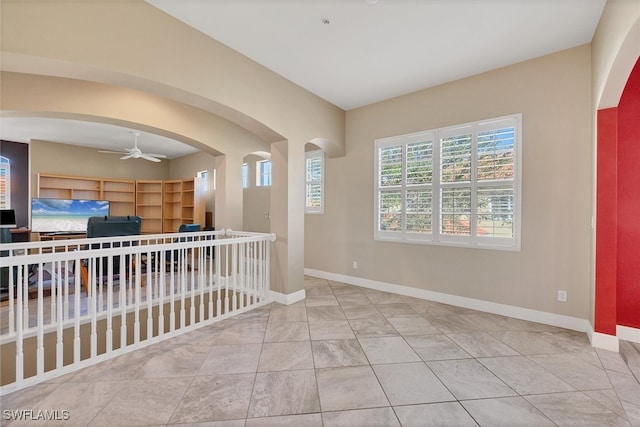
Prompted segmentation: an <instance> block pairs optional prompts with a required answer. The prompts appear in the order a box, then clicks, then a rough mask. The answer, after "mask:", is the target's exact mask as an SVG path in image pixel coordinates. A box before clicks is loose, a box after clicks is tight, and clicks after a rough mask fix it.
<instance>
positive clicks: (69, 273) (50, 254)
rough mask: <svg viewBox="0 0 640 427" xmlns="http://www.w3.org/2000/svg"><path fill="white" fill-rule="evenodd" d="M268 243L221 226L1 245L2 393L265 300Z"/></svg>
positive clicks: (267, 238) (258, 235) (263, 238)
mask: <svg viewBox="0 0 640 427" xmlns="http://www.w3.org/2000/svg"><path fill="white" fill-rule="evenodd" d="M274 240H275V236H274V235H272V234H261V233H247V232H235V231H231V230H227V231H224V230H223V231H205V232H195V233H171V234H158V235H143V236H126V237H109V238H93V239H77V240H55V241H47V242H31V243H13V244H3V245H2V247H1V248H0V250H2V251H3V254H4V255H6V256H3V257H0V268H3V270H4V272H3V273H4V274H3V277H5V279H7V280H8V282H9V289H8V299H7V301H6V302H4V303H2V304H3V305H1V306H0V331H1V334H0V347H1V351H2V353H1V355H2V359H3V360H4V361H3V362H2V375H1V377H2V378H3V379H2V384H1V386H0V395H3V394H6V393H10V392H12V391H14V390H18V389H21V388H24V387H27V386H29V385H32V384H36V383H38V382H41V381H45V380H47V379H50V378H53V377H56V376H59V375H62V374H66V373H68V372H71V371H74V370H77V369H80V368H82V367H85V366H88V365H92V364H94V363H97V362H100V361H103V360H106V359H108V358H111V357H115V356H118V355H120V354H123V353H125V352H128V351H132V350H135V349H137V348H141V347H144V346H146V345H150V344H153V343H156V342H158V341H161V340H163V339H165V338H169V337H172V336H175V335H178V334H180V333H183V332H188V331H190V330H193V329H195V328H198V327H200V326H203V325H206V324H210V323H213V322H216V321H218V320H221V319H224V318H227V317H229V316H231V315H233V314H237V313H241V312H243V311H246V310H248V309H251V308H255V307H258V306H260V305H263V304H266V303H268V302H270V299H269V298H270V292H269V253H270V242H272V241H274ZM10 355H13V356H14V357H15V371H12V368H13V364H12V363H9V364H8V363H7V362H8V360H7V358H8V357H9V356H10ZM11 358H13V357H11Z"/></svg>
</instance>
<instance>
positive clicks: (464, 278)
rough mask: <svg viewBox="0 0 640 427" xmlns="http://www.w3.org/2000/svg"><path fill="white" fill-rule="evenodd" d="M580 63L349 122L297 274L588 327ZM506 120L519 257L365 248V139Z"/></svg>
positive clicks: (362, 112)
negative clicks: (512, 123)
mask: <svg viewBox="0 0 640 427" xmlns="http://www.w3.org/2000/svg"><path fill="white" fill-rule="evenodd" d="M590 61H591V57H590V46H588V45H586V46H580V47H577V48H574V49H570V50H567V51H564V52H560V53H557V54H554V55H550V56H546V57H542V58H539V59H535V60H532V61H528V62H524V63H521V64H517V65H514V66H511V67H507V68H503V69H499V70H495V71H491V72H488V73H485V74H481V75H478V76H474V77H471V78H467V79H464V80H460V81H456V82H453V83H450V84H446V85H442V86H439V87H435V88H432V89H427V90H424V91H420V92H417V93H414V94H410V95H406V96H402V97H399V98H395V99H390V100H388V101H384V102H380V103H377V104H373V105H370V106H366V107H363V108H359V109H356V110H352V111H349V112H347V126H346V156H345V158H342V159H330V158H329V159H327V162H326V187H325V188H326V207H325V214H324V215H314V216H310V215H307V217H306V228H305V232H306V235H305V237H306V240H305V267H307V268H311V269H316V270H321V271H327V272H332V273H338V274H343V275H349V276H356V277H362V278H366V279H372V280H377V281H382V282H387V283H393V284H400V285H406V286H411V287H416V288H420V289H426V290H430V291H436V292H442V293H446V294H452V295H457V296H463V297H468V298H474V299H479V300H485V301H491V302H496V303H501V304H507V305H513V306H518V307H524V308H529V309H534V310H541V311H546V312H553V313H558V314H564V315H568V316H575V317H578V318H583V319H584V318H588V314H589V286H590V276H589V274H590V272H589V270H590V268H589V265H590V230H591V227H590V221H591V214H590V212H591V206H590V201H591V148H590V147H591V138H592V134H591V96H590V85H591V73H590V64H591V62H590ZM512 113H522V117H523V118H522V123H523V165H522V172H523V175H522V181H523V184H522V202H523V206H522V250H521V251H520V252H506V251H496V250H480V249H467V248H456V247H442V246H429V245H419V244H402V243H388V242H379V241H374V240H373V227H374V225H373V221H374V212H373V206H374V202H373V197H374V189H373V184H374V179H373V170H374V169H373V159H374V153H373V147H374V140H375V139H377V138H381V137H387V136H392V135H399V134H404V133H409V132H416V131H420V130H427V129H432V128H437V127H443V126H447V125H453V124H460V123H466V122H470V121H475V120H481V119H486V118H492V117H498V116H503V115H507V114H512ZM352 261H358V263H359V265H358V267H359V268H358V269H357V270H354V269H353V268H352ZM558 289H563V290H567V291H568V296H569V300H568V302H567V303H560V302H557V301H556V292H557V290H558Z"/></svg>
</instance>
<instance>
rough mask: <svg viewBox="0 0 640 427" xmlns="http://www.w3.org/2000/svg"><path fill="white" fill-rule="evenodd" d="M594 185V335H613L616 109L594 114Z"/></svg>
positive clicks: (614, 302)
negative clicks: (596, 145)
mask: <svg viewBox="0 0 640 427" xmlns="http://www.w3.org/2000/svg"><path fill="white" fill-rule="evenodd" d="M597 120H598V134H597V143H598V148H597V156H598V164H597V182H596V218H597V223H596V298H595V325H594V329H595V331H596V332H600V333H603V334H608V335H616V324H617V310H616V286H617V280H616V270H617V259H618V257H617V242H618V240H617V228H618V210H617V205H618V203H617V199H618V198H617V191H616V187H617V185H616V183H617V170H618V165H617V161H618V160H617V154H616V153H617V142H618V141H617V127H618V111H617V108H609V109H606V110H600V111H598V117H597Z"/></svg>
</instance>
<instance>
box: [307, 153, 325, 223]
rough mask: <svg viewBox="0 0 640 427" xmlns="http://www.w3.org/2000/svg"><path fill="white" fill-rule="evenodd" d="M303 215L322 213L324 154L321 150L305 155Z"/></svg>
mask: <svg viewBox="0 0 640 427" xmlns="http://www.w3.org/2000/svg"><path fill="white" fill-rule="evenodd" d="M305 162H306V165H305V166H306V197H305V213H322V212H324V154H323V152H322V151H321V150H317V151H309V152H307V153H305Z"/></svg>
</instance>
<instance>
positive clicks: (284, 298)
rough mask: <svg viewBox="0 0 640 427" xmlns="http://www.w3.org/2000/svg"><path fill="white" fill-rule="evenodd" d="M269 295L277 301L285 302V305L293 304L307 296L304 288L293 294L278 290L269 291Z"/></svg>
mask: <svg viewBox="0 0 640 427" xmlns="http://www.w3.org/2000/svg"><path fill="white" fill-rule="evenodd" d="M269 296H270V297H271V299H272V300H273V302H277V303H279V304H284V305H291V304H293V303H296V302H298V301H302V300H303V299H305V297H306V295H305V292H304V289H300V290H299V291H297V292H294V293H291V294H283V293H280V292H276V291H269Z"/></svg>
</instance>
